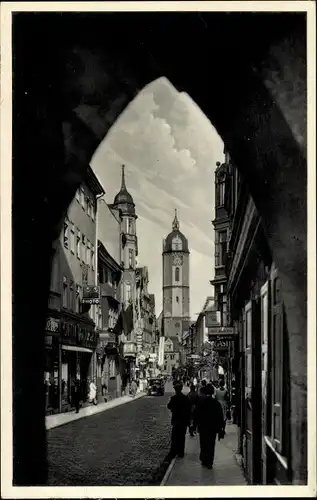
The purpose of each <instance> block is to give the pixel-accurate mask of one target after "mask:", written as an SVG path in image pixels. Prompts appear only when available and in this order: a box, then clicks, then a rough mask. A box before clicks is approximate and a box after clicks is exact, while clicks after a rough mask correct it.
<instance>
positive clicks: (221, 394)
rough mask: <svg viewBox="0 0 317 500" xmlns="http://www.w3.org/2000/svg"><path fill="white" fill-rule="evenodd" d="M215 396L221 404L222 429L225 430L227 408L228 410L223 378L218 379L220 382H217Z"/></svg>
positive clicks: (227, 396) (227, 398)
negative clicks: (217, 386)
mask: <svg viewBox="0 0 317 500" xmlns="http://www.w3.org/2000/svg"><path fill="white" fill-rule="evenodd" d="M215 398H216V400H217V401H219V403H220V405H221V408H222V412H223V421H224V426H223V430H224V432H225V428H226V422H227V410H228V400H229V394H228V391H227V389H226V387H225V382H224V380H220V382H219V388H218V389H216V394H215Z"/></svg>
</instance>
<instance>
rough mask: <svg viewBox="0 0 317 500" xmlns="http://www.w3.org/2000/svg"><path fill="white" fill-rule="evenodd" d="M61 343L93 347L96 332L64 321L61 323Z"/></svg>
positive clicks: (95, 340) (94, 345) (95, 341)
mask: <svg viewBox="0 0 317 500" xmlns="http://www.w3.org/2000/svg"><path fill="white" fill-rule="evenodd" d="M61 331H62V339H63V343H67V344H73V345H81V346H83V347H88V348H94V347H96V343H97V333H96V332H95V331H94V330H90V329H88V328H86V327H84V326H80V325H78V324H75V323H69V322H64V323H62V325H61Z"/></svg>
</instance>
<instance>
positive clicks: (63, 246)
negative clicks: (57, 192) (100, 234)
mask: <svg viewBox="0 0 317 500" xmlns="http://www.w3.org/2000/svg"><path fill="white" fill-rule="evenodd" d="M83 196H84V197H88V198H89V199H90V200H93V195H92V193H91V191H90V190H89V189H88V187H87V186H85V185H83V186H82V187H81V188H80V189H79V191H78V194H76V196H75V198H74V199H73V201H72V203H71V204H70V206H69V210H68V218H67V219H66V220H65V224H67V230H66V228H64V230H62V232H61V235H60V252H59V271H60V276H61V279H60V293H61V296H62V297H63V294H64V300H62V306H63V304H64V305H65V304H67V309H69V310H71V311H74V312H78V311H77V304H76V302H77V298H78V296H79V297H80V298H81V297H82V284H83V268H84V265H88V284H89V285H94V284H95V276H96V268H95V267H96V247H95V244H96V212H95V208H94V216H93V217H92V216H91V215H89V214H88V210H87V207H86V205H85V202H84V201H83ZM94 207H95V204H94ZM83 237H84V238H85V244H84V242H83ZM79 238H80V240H79ZM89 247H90V248H89ZM63 278H66V280H64V281H65V282H63ZM76 284H78V285H79V286H80V288H79V294H76ZM71 287H73V289H72V288H71ZM65 288H66V289H67V292H68V293H67V302H65V292H64V289H65ZM91 314H92V313H91Z"/></svg>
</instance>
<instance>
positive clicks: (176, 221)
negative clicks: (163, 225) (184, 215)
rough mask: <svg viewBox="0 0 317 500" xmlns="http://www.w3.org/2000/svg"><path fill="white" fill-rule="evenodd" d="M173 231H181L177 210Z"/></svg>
mask: <svg viewBox="0 0 317 500" xmlns="http://www.w3.org/2000/svg"><path fill="white" fill-rule="evenodd" d="M172 228H173V231H178V230H179V222H178V218H177V209H176V208H175V217H174V220H173V225H172Z"/></svg>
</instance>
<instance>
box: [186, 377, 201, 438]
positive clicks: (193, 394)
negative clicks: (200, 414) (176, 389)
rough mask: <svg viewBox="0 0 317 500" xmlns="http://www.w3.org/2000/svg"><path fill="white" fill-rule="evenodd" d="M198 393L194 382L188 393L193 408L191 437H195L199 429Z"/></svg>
mask: <svg viewBox="0 0 317 500" xmlns="http://www.w3.org/2000/svg"><path fill="white" fill-rule="evenodd" d="M198 397H199V396H198V393H197V391H196V387H195V386H194V384H192V385H191V387H190V391H189V393H188V399H189V402H190V408H191V413H190V426H189V434H190V435H191V437H194V435H195V433H196V429H197V423H196V405H197V402H198Z"/></svg>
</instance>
